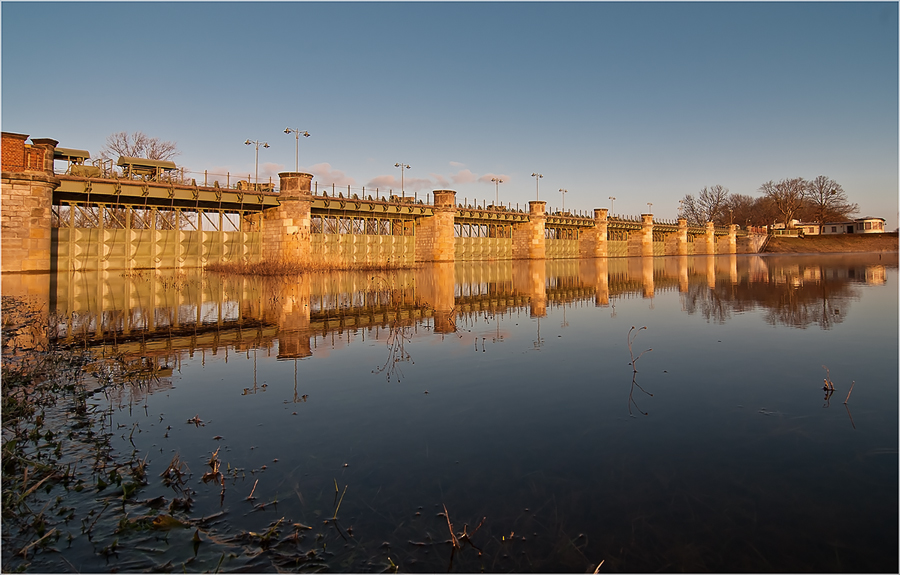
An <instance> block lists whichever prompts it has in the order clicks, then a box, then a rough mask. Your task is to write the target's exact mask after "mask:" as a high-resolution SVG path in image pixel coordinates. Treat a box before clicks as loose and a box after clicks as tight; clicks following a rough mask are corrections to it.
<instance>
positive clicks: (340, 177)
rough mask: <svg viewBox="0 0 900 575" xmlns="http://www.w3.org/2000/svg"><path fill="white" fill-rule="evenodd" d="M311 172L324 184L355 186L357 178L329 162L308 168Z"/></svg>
mask: <svg viewBox="0 0 900 575" xmlns="http://www.w3.org/2000/svg"><path fill="white" fill-rule="evenodd" d="M306 170H308V171H309V173H310V174H312V175H314V176H315V177H316V178H317V179H318V180H319V183H320V184H322V185H323V186H324V185H326V184H327V185H330V184H334V185H336V186H341V187H343V186H355V185H356V180H355V179H354V178H352V177H350V176H348V175H346V174H345V173H344V172H342V171H341V170H335V169H334V168H332V167H331V164H329V163H328V162H322V163H319V164H315V165H313V166H310V167H308V168H306Z"/></svg>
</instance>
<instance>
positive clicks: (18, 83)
mask: <svg viewBox="0 0 900 575" xmlns="http://www.w3.org/2000/svg"><path fill="white" fill-rule="evenodd" d="M0 16H2V72H0V79H2V102H0V103H2V108H0V119H2V129H3V130H4V131H8V132H17V133H23V134H28V135H30V136H32V137H35V138H53V139H56V140H58V141H59V142H60V144H59V145H60V146H61V147H69V148H78V149H86V150H88V151H90V152H91V154H92V155H93V156H97V155H98V154H99V152H100V150H101V149H102V148H103V146H104V144H105V142H106V138H107V136H108V135H110V134H112V133H114V132H120V131H127V132H135V131H141V132H144V133H145V134H147V135H149V136H152V137H157V138H159V139H161V140H168V141H174V142H176V143H177V145H178V149H179V150H180V152H181V153H180V155H179V156H177V157H176V158H175V161H176V163H177V164H178V165H179V166H183V167H184V168H185V169H186V170H188V171H190V172H195V173H197V174H198V175H199V174H202V172H203V171H204V170H207V171H208V172H209V173H211V174H226V173H231V178H232V180H231V181H232V182H233V181H234V180H235V179H237V177H238V176H236V175H235V174H243V175H242V176H240V177H241V178H243V179H246V177H247V175H251V176H252V175H253V174H254V173H255V172H256V170H257V169H258V172H259V177H260V179H261V180H264V179H267V178H268V177H270V176H271V177H273V178H274V179H276V181H277V174H278V172H282V171H294V169H295V162H296V160H295V154H296V153H297V148H296V146H297V140H296V138H295V136H294V135H292V134H285V133H284V130H285V128H288V127H290V128H295V129H299V130H306V131H309V133H310V137H309V138H301V139H300V141H299V165H300V170H301V171H307V172H310V173H312V174H313V175H314V176H315V179H314V182H316V183H317V184H318V186H320V187H322V186H324V187H327V188H330V187H331V186H332V184H334V185H335V186H336V187H337V188H342V189H344V190H346V187H347V186H348V185H350V186H351V187H352V190H353V192H354V193H362V190H361V188H362V187H365V188H366V192H365V194H366V195H369V194H372V195H374V188H376V187H377V188H378V190H379V193H380V194H382V195H383V194H384V193H385V191H386V190H387V189H393V190H394V191H395V192H396V191H398V190H399V189H400V187H401V182H400V179H401V170H400V169H399V168H397V167H395V164H398V163H401V164H404V165H409V166H410V168H409V169H408V170H406V169H405V170H404V171H403V180H404V181H403V188H404V190H405V193H406V194H407V195H410V194H416V195H417V196H418V197H420V198H423V199H424V198H425V197H426V194H428V193H430V192H431V191H432V190H435V189H451V190H456V192H457V198H458V202H459V203H463V202H466V203H470V204H473V203H476V202H477V203H478V204H479V205H480V204H482V203H483V202H485V201H486V202H487V203H488V204H490V203H492V202H493V201H494V197H495V194H499V198H500V201H501V202H503V203H504V204H507V203H511V204H513V205H514V206H515V205H516V204H518V205H519V206H520V207H524V206H525V205H526V203H527V202H528V201H531V200H535V199H540V200H542V201H546V202H547V203H548V206H549V207H550V208H552V209H557V208H560V207H562V206H563V203H564V205H565V208H566V209H567V210H581V211H584V212H589V211H590V210H593V209H594V208H604V207H605V208H612V209H613V211H614V212H615V213H617V214H630V215H638V214H641V213H648V211H649V212H650V213H653V214H654V215H656V216H657V217H659V218H675V217H677V211H678V200H679V199H681V198H683V197H684V195H685V194H695V195H696V194H697V193H698V192H699V190H700V189H701V188H703V187H704V186H712V185H716V184H721V185H723V186H725V187H726V188H728V189H729V190H730V191H731V192H732V193H740V194H747V195H751V196H759V195H761V194H760V192H759V188H760V186H761V185H762V184H763V183H765V182H767V181H769V180H775V181H778V180H781V179H785V178H793V177H798V176H799V177H804V178H807V179H813V178H815V177H816V176H819V175H825V176H828V177H830V178H832V179H834V180H835V181H836V182H838V183H839V184H841V186H842V187H843V189H844V190H845V192H846V193H847V196H848V199H849V200H850V201H851V202H856V203H858V204H859V206H860V213H859V215H860V216H876V217H883V218H885V219H886V226H887V229H890V230H893V229H896V228H897V226H898V4H897V3H896V2H872V3H865V2H850V3H842V2H823V3H818V2H801V3H781V2H759V3H755V2H751V3H737V2H726V3H714V2H699V3H677V2H665V3H653V2H636V3H631V2H626V3H613V2H599V3H592V2H575V3H542V2H524V3H523V2H499V3H482V2H463V3H438V2H426V3H414V2H399V3H375V2H363V3H351V2H326V3H295V2H272V3H258V2H252V3H243V2H198V3H184V2H177V3H157V2H151V3H136V2H124V3H118V2H101V3H70V2H65V3H52V2H7V1H4V2H3V3H2V5H0ZM248 139H249V140H253V141H260V142H265V143H268V144H269V147H268V148H263V147H260V149H259V160H258V165H257V161H256V149H255V146H253V145H250V146H247V145H245V144H244V142H245V141H246V140H248ZM533 173H539V174H543V178H540V179H538V178H534V177H532V174H533ZM200 177H202V175H201V176H200ZM492 178H499V179H502V180H503V183H502V184H500V185H499V190H498V189H497V187H496V186H495V184H494V183H492V182H491V179H492ZM199 179H200V178H198V180H199ZM210 179H213V177H212V176H210ZM216 179H220V180H222V181H223V182H224V180H225V178H224V176H223V177H216ZM560 189H564V190H567V192H566V193H565V194H563V193H561V192H559V191H558V190H560ZM610 197H613V198H615V199H614V200H610V199H609V198H610ZM648 203H649V204H651V205H649V206H648Z"/></svg>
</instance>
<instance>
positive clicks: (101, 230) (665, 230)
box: [0, 132, 759, 273]
mask: <svg viewBox="0 0 900 575" xmlns="http://www.w3.org/2000/svg"><path fill="white" fill-rule="evenodd" d="M2 137H3V156H2V205H0V208H2V238H3V241H2V271H3V272H4V273H17V272H42V271H57V270H64V269H68V270H72V271H86V270H94V269H97V270H117V269H121V270H133V269H170V268H176V269H177V268H194V267H203V266H204V265H206V264H208V263H210V262H223V263H228V262H243V263H255V262H262V261H264V262H273V263H301V264H305V263H308V264H312V265H315V264H326V265H335V264H338V265H351V266H352V265H353V264H363V263H365V264H377V263H387V264H399V265H413V264H415V263H418V262H459V261H493V260H542V259H574V258H586V257H587V258H595V257H627V256H637V257H652V256H663V255H695V254H697V255H701V254H703V255H707V254H733V253H751V252H755V251H756V249H754V247H755V246H756V245H758V244H759V242H753V241H748V237H747V236H746V235H744V234H741V236H740V238H739V236H738V232H737V227H736V226H729V227H727V228H716V227H714V226H713V224H712V223H711V222H710V223H708V224H707V225H706V226H705V227H689V226H688V225H687V222H686V221H685V220H683V219H680V220H678V221H677V222H659V221H655V220H654V218H653V215H652V214H642V215H641V216H640V217H631V218H629V217H610V216H609V214H608V211H607V210H606V209H605V208H598V209H595V210H594V213H593V217H583V216H575V215H572V214H569V213H559V212H556V213H547V212H546V204H545V202H541V201H532V202H529V203H528V207H527V210H524V211H522V210H517V209H510V208H506V207H503V206H482V207H478V206H477V205H476V206H474V207H473V206H471V205H461V204H457V198H456V192H455V191H453V190H434V191H433V192H432V194H431V196H432V197H433V202H432V203H423V202H422V201H416V200H414V199H413V198H406V197H396V196H391V197H389V198H385V199H381V198H378V199H373V198H372V197H371V196H369V197H368V198H365V197H362V198H360V197H358V196H356V195H355V194H351V193H350V190H347V197H344V195H343V193H336V191H335V190H332V194H331V195H330V196H329V195H328V194H327V192H323V193H321V194H320V193H314V192H313V191H312V189H311V184H312V180H313V176H312V174H308V173H303V172H283V173H281V174H279V179H280V182H279V192H277V193H276V192H274V191H273V190H271V189H269V188H268V187H260V186H259V185H256V186H254V187H253V188H252V191H247V190H248V188H247V186H248V185H250V184H247V183H244V182H239V183H238V185H237V186H236V187H231V186H228V187H225V188H220V187H219V185H218V182H216V183H215V184H214V185H213V186H211V187H210V186H205V185H204V186H198V185H197V184H196V182H195V181H193V180H190V181H189V182H186V181H185V180H184V178H180V179H179V178H177V177H175V176H171V175H168V174H163V173H162V172H161V171H159V170H155V171H153V170H151V171H150V172H148V173H146V174H136V172H135V171H134V170H129V171H128V172H127V173H126V172H122V173H118V172H117V171H115V170H108V171H105V172H103V173H99V174H98V173H95V172H100V170H97V169H93V168H92V167H91V169H88V167H86V166H83V167H82V168H83V169H80V170H77V171H76V170H73V169H72V167H71V165H70V166H69V169H67V170H65V173H56V171H55V169H54V158H56V159H59V157H60V150H57V142H56V141H55V140H51V139H32V140H31V141H32V143H31V144H30V145H29V144H27V143H26V140H27V139H28V136H27V135H24V134H13V133H8V132H3V135H2ZM69 152H72V151H71V150H69ZM75 152H77V150H76V151H75ZM132 160H133V159H132ZM150 163H151V162H148V165H149V164H150ZM157 163H158V162H157ZM132 167H133V166H132ZM92 169H93V170H94V171H91V170H92Z"/></svg>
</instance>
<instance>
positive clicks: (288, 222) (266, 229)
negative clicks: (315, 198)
mask: <svg viewBox="0 0 900 575" xmlns="http://www.w3.org/2000/svg"><path fill="white" fill-rule="evenodd" d="M278 177H279V178H280V180H281V184H280V185H281V194H280V196H279V198H278V201H279V204H280V205H279V206H278V207H277V208H269V209H268V210H266V211H265V212H264V213H263V226H262V227H263V229H262V238H263V240H262V259H263V260H264V261H267V262H273V263H286V264H298V263H308V262H309V261H310V259H311V254H310V237H309V224H310V213H311V210H312V191H311V189H310V182H312V179H313V175H312V174H307V173H304V172H281V173H280V174H278Z"/></svg>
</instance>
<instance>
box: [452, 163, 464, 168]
mask: <svg viewBox="0 0 900 575" xmlns="http://www.w3.org/2000/svg"><path fill="white" fill-rule="evenodd" d="M450 165H451V166H453V167H454V168H465V167H466V165H465V164H464V163H462V162H450Z"/></svg>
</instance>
